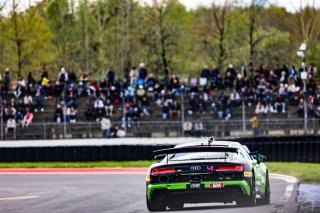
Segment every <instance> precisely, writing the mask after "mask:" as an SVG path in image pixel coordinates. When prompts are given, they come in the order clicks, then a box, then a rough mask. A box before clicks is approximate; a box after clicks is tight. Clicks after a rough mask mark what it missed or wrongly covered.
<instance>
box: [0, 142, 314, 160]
mask: <svg viewBox="0 0 320 213" xmlns="http://www.w3.org/2000/svg"><path fill="white" fill-rule="evenodd" d="M319 139H320V137H318V136H306V137H260V138H233V139H226V140H232V141H239V142H241V143H242V144H245V145H247V146H248V147H249V149H250V150H251V151H259V153H261V154H264V155H266V156H267V160H268V161H283V162H295V161H298V162H314V163H319V162H320V157H319V155H320V143H319ZM198 140H204V141H206V140H207V139H192V138H185V139H183V138H179V139H165V138H163V139H150V138H149V139H145V140H144V139H139V142H135V141H134V140H133V139H122V141H119V140H113V141H111V142H110V141H109V140H108V139H106V140H98V141H97V140H82V141H81V140H80V141H79V140H72V142H70V141H66V142H64V141H57V142H53V141H42V142H36V141H29V142H26V143H23V142H2V143H0V162H37V161H102V160H114V161H128V160H150V159H153V151H154V150H157V149H164V148H169V147H173V146H174V145H176V144H181V143H184V142H190V141H198Z"/></svg>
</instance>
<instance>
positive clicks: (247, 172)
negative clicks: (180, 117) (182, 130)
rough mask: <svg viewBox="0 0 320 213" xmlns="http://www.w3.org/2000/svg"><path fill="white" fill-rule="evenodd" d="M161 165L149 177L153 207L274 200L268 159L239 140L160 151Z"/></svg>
mask: <svg viewBox="0 0 320 213" xmlns="http://www.w3.org/2000/svg"><path fill="white" fill-rule="evenodd" d="M154 156H155V157H156V158H157V159H159V158H162V160H160V161H159V162H158V163H155V164H152V165H151V166H150V168H149V170H148V172H147V176H146V200H147V208H148V210H149V211H165V210H166V208H167V207H168V208H170V209H179V208H183V206H184V204H185V203H211V202H222V203H233V202H234V201H235V202H236V204H237V205H238V206H254V205H256V200H257V198H259V199H261V203H265V204H269V203H270V184H269V175H268V170H267V167H266V165H265V164H264V163H262V162H263V161H265V160H266V157H265V156H263V155H261V154H258V153H257V152H255V153H250V151H249V149H248V148H247V147H246V146H243V145H241V144H240V143H238V142H230V141H215V140H213V139H212V138H210V139H209V140H205V141H200V142H193V143H186V144H183V145H177V146H175V147H174V148H170V149H162V150H157V151H154Z"/></svg>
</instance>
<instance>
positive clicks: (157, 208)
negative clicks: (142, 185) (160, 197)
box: [147, 199, 167, 212]
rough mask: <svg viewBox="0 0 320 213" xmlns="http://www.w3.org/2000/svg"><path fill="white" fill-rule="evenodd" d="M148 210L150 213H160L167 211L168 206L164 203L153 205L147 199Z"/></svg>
mask: <svg viewBox="0 0 320 213" xmlns="http://www.w3.org/2000/svg"><path fill="white" fill-rule="evenodd" d="M147 208H148V210H149V211H150V212H159V211H165V210H166V208H167V206H166V205H165V204H162V203H151V202H150V201H149V200H148V199H147Z"/></svg>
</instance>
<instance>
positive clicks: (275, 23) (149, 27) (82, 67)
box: [0, 0, 320, 77]
mask: <svg viewBox="0 0 320 213" xmlns="http://www.w3.org/2000/svg"><path fill="white" fill-rule="evenodd" d="M219 2H220V3H219V4H217V3H216V1H214V0H213V1H212V4H211V6H210V7H199V8H197V9H194V10H187V9H186V7H185V6H184V5H182V4H181V3H180V2H179V1H178V0H152V2H151V3H150V4H145V5H141V4H140V3H138V2H137V1H136V0H122V1H119V0H95V1H88V0H79V1H75V0H42V1H40V2H38V3H36V4H35V5H34V6H30V7H27V8H26V9H24V10H20V9H19V4H20V1H17V0H5V1H4V2H3V3H0V68H1V69H2V70H3V69H5V68H6V67H8V68H9V69H10V70H11V71H12V73H15V74H16V76H19V75H21V76H26V75H27V73H28V72H29V71H31V70H40V69H41V67H42V66H46V67H47V69H48V70H50V71H51V73H53V72H57V71H58V70H59V67H60V66H65V67H66V68H67V69H69V70H73V71H74V72H76V73H78V74H80V73H83V72H85V73H88V74H89V75H90V76H92V77H101V76H104V75H105V73H106V71H107V70H109V69H112V70H114V71H115V72H116V74H117V75H118V76H127V75H128V73H129V70H130V69H131V66H138V65H139V64H140V63H142V62H143V63H145V64H146V65H147V67H148V69H149V70H150V72H152V73H154V74H156V75H161V76H167V75H171V74H183V75H186V76H195V75H198V73H199V70H200V69H201V68H202V66H203V65H204V64H209V65H210V66H219V67H220V68H221V69H222V70H224V69H225V68H226V67H227V65H228V64H230V63H231V64H235V65H236V66H238V67H240V66H241V64H243V63H247V64H248V66H249V67H250V69H255V68H256V67H259V66H260V65H262V64H267V65H268V66H270V67H274V66H275V65H276V64H280V65H281V64H287V65H293V64H295V65H297V64H299V63H300V62H301V59H299V58H298V57H297V56H296V52H297V50H298V48H299V46H300V43H302V42H306V43H307V45H308V50H307V52H306V60H307V63H308V62H309V63H311V62H313V63H315V64H317V65H320V63H319V61H320V60H319V59H320V57H319V53H320V42H319V41H320V40H319V39H320V28H318V27H317V26H319V24H320V11H319V10H318V9H317V8H316V7H315V6H314V5H312V4H310V5H307V6H306V7H302V5H301V7H298V8H296V11H295V12H289V11H287V10H286V9H285V8H281V7H278V6H276V5H270V6H268V7H267V6H266V0H251V3H250V4H249V5H247V6H243V5H239V4H238V3H237V1H235V0H224V1H223V2H222V3H221V1H219ZM8 5H10V6H8ZM5 8H7V9H5ZM8 8H9V10H10V11H9V13H5V10H8ZM54 76H55V75H53V76H52V77H54Z"/></svg>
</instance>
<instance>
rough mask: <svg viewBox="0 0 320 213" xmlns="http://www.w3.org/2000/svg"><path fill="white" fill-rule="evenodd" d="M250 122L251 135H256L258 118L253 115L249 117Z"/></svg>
mask: <svg viewBox="0 0 320 213" xmlns="http://www.w3.org/2000/svg"><path fill="white" fill-rule="evenodd" d="M250 122H251V125H252V131H253V136H254V137H256V136H258V118H257V116H253V118H252V119H250Z"/></svg>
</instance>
